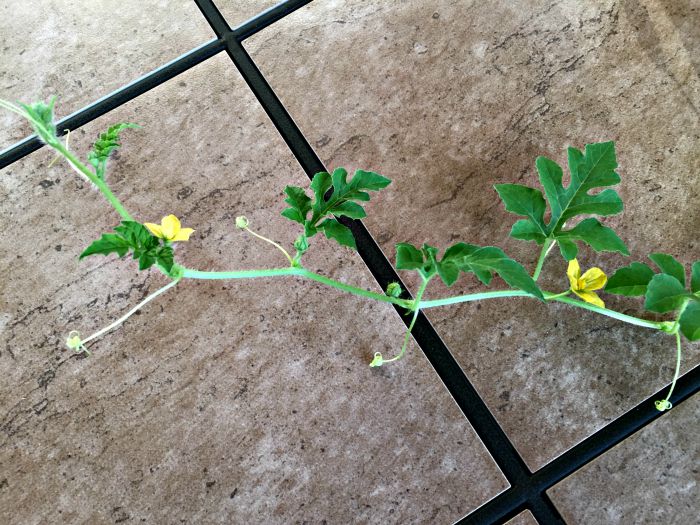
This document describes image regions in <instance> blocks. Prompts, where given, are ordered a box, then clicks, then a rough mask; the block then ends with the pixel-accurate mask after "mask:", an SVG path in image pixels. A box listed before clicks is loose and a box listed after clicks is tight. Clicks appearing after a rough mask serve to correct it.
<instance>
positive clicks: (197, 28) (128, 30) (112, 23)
mask: <svg viewBox="0 0 700 525" xmlns="http://www.w3.org/2000/svg"><path fill="white" fill-rule="evenodd" d="M115 6H116V4H115V3H114V2H111V1H105V0H97V1H91V2H82V1H80V0H68V1H66V0H62V1H58V0H33V1H31V2H11V1H6V0H5V1H2V2H0V45H1V46H2V60H3V67H2V68H0V97H1V98H4V99H7V100H11V101H18V100H19V101H21V102H32V101H34V100H37V99H42V100H47V99H48V98H49V97H51V96H53V95H56V96H57V97H58V101H59V104H58V116H59V117H64V116H66V115H68V114H70V113H72V112H73V111H76V110H78V109H80V108H81V107H83V106H85V105H87V104H90V103H91V102H94V101H95V100H97V99H99V98H100V97H103V96H104V95H106V94H108V93H110V92H111V91H113V90H115V89H117V88H119V87H121V86H122V85H124V84H126V83H128V82H130V81H132V80H135V79H137V78H138V77H140V76H141V75H144V74H146V73H148V72H149V71H151V70H153V69H155V68H157V67H159V66H161V65H163V64H164V63H165V62H167V61H169V60H172V59H174V58H176V57H177V56H178V55H180V54H182V53H186V52H187V51H189V50H190V49H192V48H194V47H197V46H199V45H201V44H203V43H205V42H207V41H208V40H211V39H212V38H213V37H214V33H213V32H212V30H211V28H210V27H209V25H208V24H207V22H206V20H205V19H204V17H203V16H202V14H201V13H200V11H199V9H197V6H196V5H195V3H194V2H192V1H191V0H176V1H172V0H157V1H151V2H148V3H147V4H146V3H144V2H141V1H139V0H124V1H121V2H119V5H118V9H115ZM30 133H31V130H30V128H29V127H28V126H26V125H25V124H24V122H22V120H21V119H20V118H19V117H18V116H16V115H14V114H11V113H6V112H3V113H2V114H0V149H4V148H5V147H7V146H10V145H11V144H13V143H14V142H16V141H18V140H20V139H22V138H24V137H25V136H27V135H28V134H30Z"/></svg>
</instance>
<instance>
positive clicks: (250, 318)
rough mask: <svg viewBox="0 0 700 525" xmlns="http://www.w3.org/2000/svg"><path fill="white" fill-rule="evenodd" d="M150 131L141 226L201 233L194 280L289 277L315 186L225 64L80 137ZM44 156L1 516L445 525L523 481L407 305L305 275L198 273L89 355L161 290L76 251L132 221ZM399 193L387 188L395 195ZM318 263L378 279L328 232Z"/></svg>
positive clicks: (18, 240)
mask: <svg viewBox="0 0 700 525" xmlns="http://www.w3.org/2000/svg"><path fill="white" fill-rule="evenodd" d="M119 121H136V122H138V123H140V124H142V126H143V128H142V129H141V130H138V131H128V132H125V133H124V135H123V141H122V142H123V150H121V151H120V152H119V153H118V154H117V156H116V158H115V160H114V161H112V162H111V164H110V170H109V171H110V173H109V175H108V180H109V181H110V182H111V184H112V187H113V189H114V192H115V193H116V194H117V195H119V196H120V197H121V198H122V200H123V202H124V203H125V205H126V206H127V207H128V208H129V209H130V210H132V212H133V213H134V215H135V217H137V218H138V219H139V220H142V221H158V220H159V219H160V217H162V216H163V215H165V214H167V213H175V214H176V215H178V216H179V217H181V218H182V222H183V225H185V226H191V227H194V228H196V229H197V232H196V233H195V234H194V236H193V238H192V240H191V241H190V242H189V243H182V244H180V245H178V246H177V252H178V258H179V260H180V261H181V262H182V263H183V264H185V265H187V266H190V267H194V268H198V269H236V268H254V267H275V266H283V263H284V258H283V257H282V256H281V255H280V254H279V253H278V252H277V251H276V250H275V249H274V248H272V247H270V246H268V245H266V244H265V243H262V242H260V241H258V240H256V239H254V238H252V237H250V236H248V235H244V234H242V233H240V231H239V230H236V229H235V227H234V225H233V220H234V217H235V216H237V215H239V214H245V215H247V216H248V217H249V219H250V221H251V224H252V227H253V228H254V229H257V230H258V231H259V232H260V233H263V234H266V235H271V236H273V237H274V238H275V239H277V240H279V241H280V242H283V243H284V244H285V245H288V246H289V245H290V243H291V241H292V240H293V239H294V238H295V236H296V235H297V234H298V232H297V231H296V228H295V225H294V224H292V223H289V222H288V221H286V220H285V219H283V218H282V217H280V211H281V210H282V209H283V208H284V204H283V202H282V199H283V193H282V188H283V187H284V186H285V185H286V184H302V185H305V184H307V180H306V179H305V176H304V174H303V173H302V172H301V170H300V168H299V167H298V165H297V164H296V162H295V160H294V159H293V157H292V156H291V154H290V153H289V151H288V150H287V148H286V146H285V144H284V142H283V141H282V140H281V138H280V137H279V136H278V135H277V133H276V131H275V130H274V128H273V127H272V126H271V124H270V123H269V121H268V119H267V117H266V116H265V114H264V112H263V111H262V109H261V108H260V107H259V106H258V105H257V103H256V102H255V100H254V98H253V96H252V95H251V94H250V93H249V92H248V90H247V88H246V86H245V84H244V83H243V81H242V80H241V79H239V78H238V76H237V74H236V73H235V70H234V68H233V67H232V65H231V63H230V61H229V60H228V59H227V58H226V57H223V56H221V57H215V58H214V59H212V60H210V61H208V62H206V63H205V64H202V65H200V66H198V67H197V68H195V69H193V70H192V71H190V72H188V73H187V74H185V75H184V76H182V77H178V78H177V79H175V80H173V81H171V82H169V83H167V84H165V85H164V86H161V87H160V88H158V89H156V90H154V91H152V92H149V93H148V94H146V95H144V96H142V97H139V98H138V99H136V100H134V101H132V102H130V103H129V104H127V105H125V106H124V107H122V108H120V109H119V110H118V111H116V112H114V113H113V114H109V115H107V116H105V117H103V118H101V119H99V121H97V122H95V123H91V124H90V125H89V126H86V127H85V129H81V130H77V131H76V132H75V133H74V139H73V141H72V145H73V148H74V149H75V150H76V151H81V152H82V151H85V147H87V145H88V143H89V142H90V140H92V139H93V138H94V137H95V136H96V134H97V133H98V132H99V131H100V130H103V129H105V128H106V127H107V126H108V125H110V124H113V123H115V122H119ZM51 158H52V154H51V153H50V152H49V151H47V150H45V149H44V150H41V151H39V152H36V153H34V154H32V155H31V156H30V157H28V158H27V159H24V160H23V161H21V162H19V163H16V164H14V165H12V166H11V167H9V168H7V169H5V170H3V172H2V176H1V177H0V185H1V186H0V188H2V189H1V199H0V217H1V222H2V224H3V238H2V247H3V248H2V250H1V251H0V253H1V254H2V255H1V258H0V271H1V272H2V275H3V276H4V282H3V287H2V292H1V294H0V305H1V308H2V310H1V315H2V317H0V318H1V319H2V321H3V325H2V327H3V330H2V343H1V346H0V374H1V375H2V378H3V379H2V381H1V382H0V421H1V423H0V430H1V431H0V465H1V468H0V522H3V523H44V522H47V523H48V522H52V523H57V522H61V523H107V522H113V521H127V522H128V521H129V520H132V521H133V522H142V521H143V522H147V523H174V522H176V521H178V522H179V521H180V520H181V521H182V522H187V523H215V522H216V523H224V522H231V520H233V521H235V522H237V523H297V522H306V521H313V522H322V521H323V520H327V522H328V523H349V522H363V523H388V522H408V523H448V522H451V521H454V520H456V519H459V518H460V517H461V516H463V515H465V514H466V513H468V512H469V511H470V510H471V509H473V508H475V507H477V506H478V505H479V504H481V503H482V502H483V501H485V500H487V499H490V498H491V497H493V496H494V495H495V494H497V493H498V492H499V491H501V490H502V489H504V488H505V486H506V483H505V481H504V479H503V477H502V476H501V474H500V472H499V471H498V469H497V467H496V466H495V464H494V463H493V461H492V460H491V458H490V456H489V455H488V453H487V452H486V451H485V449H484V447H483V445H482V444H481V442H480V441H479V439H478V438H477V437H476V435H475V433H474V432H473V430H472V429H471V428H470V426H469V425H468V423H467V422H466V420H465V419H464V418H463V417H462V416H461V414H460V413H459V411H458V409H457V407H456V406H455V404H454V403H453V401H452V399H451V398H450V396H449V394H448V393H447V392H446V390H445V389H444V387H443V386H442V385H441V383H440V382H439V380H438V378H437V376H436V375H435V373H434V372H433V370H432V369H431V368H430V366H429V364H428V363H427V361H426V360H425V359H423V358H421V357H418V356H415V355H414V356H412V358H411V362H410V366H406V367H392V368H386V369H382V370H375V369H370V368H369V367H368V366H367V365H368V363H369V361H370V359H371V357H372V354H373V353H374V352H376V351H381V352H384V353H385V355H388V354H391V353H392V352H394V351H396V350H398V346H399V345H400V341H401V339H402V337H403V336H402V334H403V329H402V326H403V325H402V323H401V322H400V320H399V318H398V317H397V315H396V314H395V312H394V311H393V309H392V308H390V307H388V306H386V305H384V304H378V303H374V302H371V301H367V300H360V299H355V298H353V297H351V296H347V295H344V294H342V293H339V292H336V291H334V290H333V289H327V288H324V287H322V286H320V285H316V284H314V283H311V282H307V281H302V280H296V279H277V280H275V279H262V280H258V281H256V282H249V281H237V282H222V281H209V282H204V281H196V282H195V281H187V282H182V283H181V284H180V285H178V287H177V289H176V290H171V291H169V292H168V293H167V294H166V295H164V296H163V297H161V298H158V299H157V300H156V301H155V302H153V303H150V304H149V305H148V306H147V307H145V308H144V309H143V310H142V311H141V313H140V314H139V315H136V316H134V317H132V318H131V319H130V320H128V321H127V322H126V324H125V325H124V326H123V327H122V328H120V329H119V330H117V331H115V332H113V333H110V334H109V335H107V336H105V337H104V338H102V339H100V340H98V341H97V342H96V343H94V345H93V344H91V345H90V347H91V350H92V351H93V355H92V357H90V358H87V359H86V358H83V357H78V356H76V355H72V354H71V353H69V352H68V351H67V350H66V349H65V348H64V347H63V341H64V338H65V336H66V334H67V333H68V332H69V331H70V330H72V329H78V330H80V331H81V332H82V334H83V336H87V335H88V334H90V333H92V332H93V331H95V330H96V329H98V328H100V327H102V326H105V325H106V324H107V323H109V322H111V321H112V320H114V319H116V318H117V317H118V316H120V315H122V314H123V313H124V312H126V311H127V310H128V309H129V308H131V307H132V306H134V305H135V304H136V303H137V302H138V301H139V300H141V299H142V298H144V297H145V296H146V295H147V294H148V293H150V292H153V291H155V290H156V289H157V288H158V287H160V286H162V285H164V284H165V282H166V281H165V279H164V278H163V277H162V276H161V275H159V274H158V273H156V272H148V273H147V274H138V273H137V271H136V268H135V266H134V262H133V261H127V260H124V261H117V260H115V258H114V257H108V258H102V257H91V258H87V259H85V260H84V261H83V262H79V261H78V260H77V255H78V254H79V253H80V251H81V250H82V249H83V248H84V247H85V246H86V245H87V244H88V243H89V242H90V241H91V240H92V239H95V238H97V237H98V236H99V235H100V233H101V232H103V231H106V230H108V229H110V228H111V227H112V226H113V225H114V224H115V223H116V222H117V220H118V217H117V216H116V214H115V213H113V212H110V211H109V210H108V209H107V208H106V206H105V204H104V203H103V202H102V198H101V196H100V195H99V194H98V193H97V192H95V191H92V190H90V188H89V187H88V185H87V184H86V183H85V182H83V181H82V180H81V179H79V178H77V177H76V176H74V174H73V173H72V172H71V171H70V170H69V169H68V168H67V167H66V166H65V165H64V164H59V165H56V166H54V167H52V168H48V167H47V164H48V163H49V162H50V161H51ZM379 199H380V200H381V197H379ZM307 265H308V267H309V268H312V269H315V268H317V269H319V271H322V272H325V273H326V274H327V275H331V276H333V277H336V278H339V279H343V280H345V281H347V282H354V283H357V284H358V285H359V286H365V287H369V288H373V289H376V286H375V285H374V284H373V280H372V278H371V276H370V275H369V273H368V272H367V270H366V268H365V266H364V265H363V263H362V261H361V260H360V259H359V257H358V256H357V255H355V254H353V253H352V252H350V251H346V250H341V249H338V248H337V247H336V246H333V245H331V244H330V243H329V242H328V241H326V240H323V239H321V238H314V239H313V245H312V251H311V255H310V257H309V260H308V261H307Z"/></svg>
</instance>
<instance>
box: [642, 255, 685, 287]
mask: <svg viewBox="0 0 700 525" xmlns="http://www.w3.org/2000/svg"><path fill="white" fill-rule="evenodd" d="M649 259H651V260H652V261H654V264H656V266H658V267H659V269H660V270H661V271H662V272H663V273H665V274H668V275H671V276H673V277H675V278H676V279H678V282H680V283H681V284H682V285H683V286H685V268H684V267H683V265H682V264H681V263H679V262H678V261H677V260H676V259H675V257H673V256H672V255H668V254H665V253H652V254H651V255H649Z"/></svg>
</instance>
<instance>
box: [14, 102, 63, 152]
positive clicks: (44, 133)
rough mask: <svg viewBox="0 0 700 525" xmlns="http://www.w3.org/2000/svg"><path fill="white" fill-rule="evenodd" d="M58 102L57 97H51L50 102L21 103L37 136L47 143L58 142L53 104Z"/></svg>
mask: <svg viewBox="0 0 700 525" xmlns="http://www.w3.org/2000/svg"><path fill="white" fill-rule="evenodd" d="M55 103H56V97H51V100H49V103H48V104H46V103H45V102H34V103H33V104H21V103H20V106H22V109H24V111H25V112H26V117H27V120H29V122H30V124H31V125H32V128H33V129H34V132H35V133H36V134H37V136H38V137H39V138H40V139H41V140H43V141H44V142H46V143H52V142H56V141H57V140H58V138H57V136H56V124H54V115H53V106H54V104H55Z"/></svg>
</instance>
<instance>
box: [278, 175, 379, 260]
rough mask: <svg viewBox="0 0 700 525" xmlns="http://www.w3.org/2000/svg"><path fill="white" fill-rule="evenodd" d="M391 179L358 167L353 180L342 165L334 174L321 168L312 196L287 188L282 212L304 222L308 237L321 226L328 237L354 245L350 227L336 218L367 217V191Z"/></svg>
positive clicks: (314, 182) (291, 187)
mask: <svg viewBox="0 0 700 525" xmlns="http://www.w3.org/2000/svg"><path fill="white" fill-rule="evenodd" d="M390 183H391V181H390V180H389V179H387V178H385V177H382V176H381V175H378V174H377V173H374V172H371V171H364V170H357V171H356V172H355V174H354V175H353V177H352V179H351V180H350V181H348V172H347V171H346V170H345V169H343V168H336V169H335V170H334V171H333V174H332V175H331V174H329V173H328V172H325V171H322V172H319V173H317V174H316V175H314V177H313V179H312V181H311V190H312V191H313V194H314V198H313V199H310V198H309V197H308V196H307V195H306V193H305V192H304V190H303V189H302V188H298V187H296V186H287V188H285V193H286V194H287V198H286V199H285V202H286V203H287V204H289V205H290V207H289V208H286V209H285V210H284V211H283V212H282V216H284V217H286V218H287V219H290V220H292V221H295V222H298V223H300V224H303V225H304V234H305V235H306V237H313V236H314V235H315V234H316V233H318V231H321V230H322V231H323V232H324V233H325V234H326V236H327V237H328V238H332V239H335V240H336V241H338V242H339V243H340V244H342V245H343V246H350V247H352V248H355V240H354V238H353V239H352V241H351V240H350V239H351V237H352V236H351V234H350V230H349V229H348V228H346V227H344V226H342V225H341V224H340V223H338V222H337V221H336V220H335V219H334V218H335V217H341V216H345V217H349V218H351V219H362V218H364V217H366V216H367V214H366V213H365V210H364V208H363V207H362V205H361V204H359V202H366V201H368V200H369V199H370V197H369V193H367V192H368V191H377V190H380V189H382V188H385V187H386V186H388V185H389V184H390ZM329 190H332V191H329ZM309 211H311V212H312V213H311V217H308V212H309ZM327 221H331V222H329V223H327ZM336 224H337V226H336ZM341 226H342V228H341Z"/></svg>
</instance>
